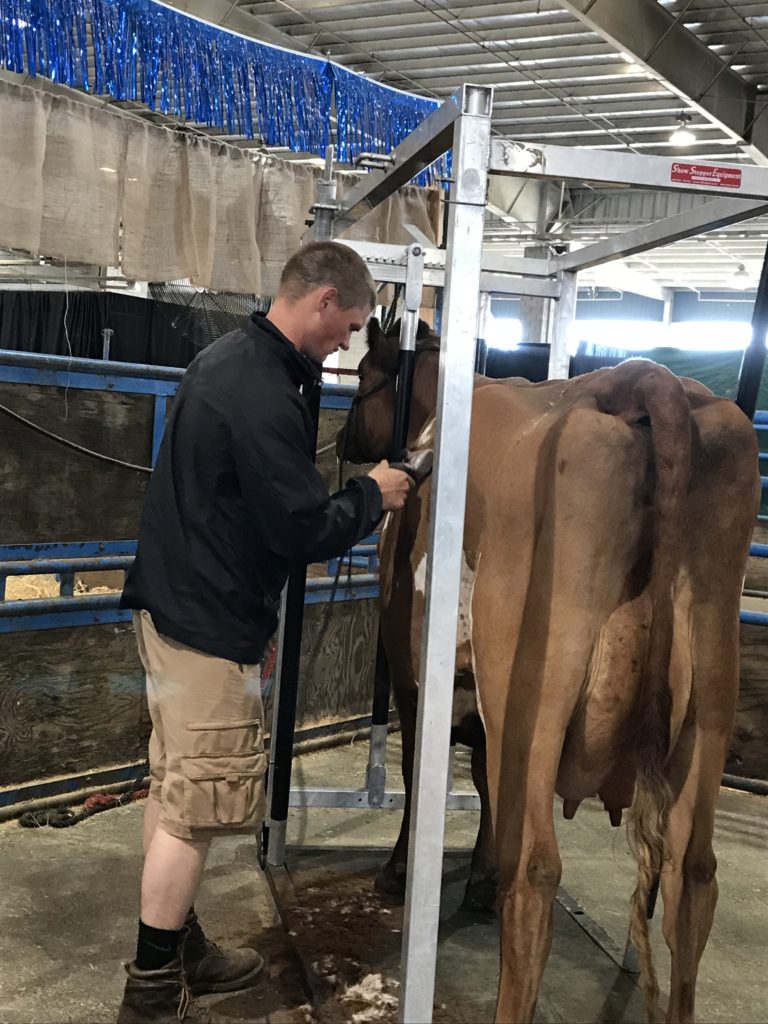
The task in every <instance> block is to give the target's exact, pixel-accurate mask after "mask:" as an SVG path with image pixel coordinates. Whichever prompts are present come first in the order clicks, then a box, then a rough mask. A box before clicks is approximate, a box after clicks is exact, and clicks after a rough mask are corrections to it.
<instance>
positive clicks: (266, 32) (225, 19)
mask: <svg viewBox="0 0 768 1024" xmlns="http://www.w3.org/2000/svg"><path fill="white" fill-rule="evenodd" d="M169 2H170V3H171V4H172V6H173V7H175V8H176V10H177V11H186V13H187V14H192V15H194V17H196V18H201V19H202V20H203V21H208V22H211V23H213V24H214V25H220V26H221V27H222V28H228V29H231V30H232V31H233V32H239V33H240V34H241V35H244V36H249V37H250V38H251V39H258V40H260V41H261V42H263V43H272V44H273V45H275V46H282V47H284V48H288V49H290V50H295V49H296V48H297V43H298V40H296V39H294V38H293V37H292V36H289V35H286V34H285V33H284V32H281V31H280V29H277V28H274V26H272V25H270V24H269V22H267V21H264V19H263V18H259V17H258V16H257V15H255V14H251V13H249V12H248V11H247V10H245V9H244V8H243V7H239V6H237V2H236V0H235V3H234V4H233V3H232V2H231V0H169Z"/></svg>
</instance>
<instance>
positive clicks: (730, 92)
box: [562, 0, 768, 165]
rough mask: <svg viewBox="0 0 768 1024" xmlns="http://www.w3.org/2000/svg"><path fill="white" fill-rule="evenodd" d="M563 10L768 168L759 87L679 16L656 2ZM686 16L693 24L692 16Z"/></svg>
mask: <svg viewBox="0 0 768 1024" xmlns="http://www.w3.org/2000/svg"><path fill="white" fill-rule="evenodd" d="M562 6H563V7H564V8H566V9H567V10H568V11H571V12H572V13H573V14H575V15H576V17H577V18H579V20H580V21H581V22H583V24H585V25H587V26H588V27H589V28H590V29H592V30H594V31H596V32H599V33H600V35H602V37H603V38H604V39H606V40H607V41H608V42H610V43H612V44H613V45H614V46H615V47H616V48H617V49H618V50H623V51H625V52H626V53H628V54H630V55H631V56H632V57H634V58H635V60H637V62H638V63H639V64H641V65H642V66H643V67H645V68H647V69H648V70H649V71H650V72H651V73H653V74H655V75H658V76H659V77H661V78H662V79H663V80H664V81H665V82H666V83H667V84H668V85H669V87H670V88H671V89H672V90H673V91H674V92H676V93H677V94H678V96H680V97H681V98H682V99H684V100H685V101H686V103H687V104H689V105H690V106H692V107H694V108H695V109H697V110H699V111H700V112H701V113H702V114H703V115H704V116H705V117H706V118H707V119H708V120H710V121H712V122H713V123H714V124H716V125H718V126H719V127H720V128H722V130H723V131H725V132H727V133H728V134H729V135H731V136H732V137H733V138H735V139H738V140H740V141H742V142H743V144H744V148H745V151H746V152H747V153H748V154H749V156H750V157H751V158H752V159H753V160H754V161H755V162H756V163H759V164H764V165H768V124H766V123H765V120H766V119H765V118H763V119H762V121H757V122H756V123H755V124H752V122H753V119H754V114H755V110H754V106H755V102H756V100H757V90H756V88H755V87H754V86H752V85H750V84H748V83H747V82H745V81H744V79H742V78H740V77H739V75H737V74H736V73H735V72H734V71H731V70H730V69H729V68H728V67H727V66H726V65H725V64H724V63H723V61H721V60H720V58H719V57H718V56H717V55H716V54H714V53H713V52H712V51H711V50H710V49H708V47H707V46H706V45H705V44H704V43H703V42H702V41H701V40H700V39H697V38H696V36H694V35H693V33H692V32H690V31H689V30H688V29H687V28H686V27H685V26H684V24H683V23H682V21H681V20H680V16H678V17H677V18H676V17H674V15H672V14H670V13H669V11H667V10H665V8H664V7H662V6H661V4H659V3H657V2H656V0H632V3H627V0H562ZM683 10H685V8H684V9H683ZM681 14H682V12H681ZM686 17H690V19H691V20H693V16H692V15H690V14H689V12H686Z"/></svg>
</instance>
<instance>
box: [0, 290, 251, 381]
mask: <svg viewBox="0 0 768 1024" xmlns="http://www.w3.org/2000/svg"><path fill="white" fill-rule="evenodd" d="M65 317H66V321H65ZM65 322H66V330H65ZM105 327H111V328H112V330H113V331H114V334H113V335H112V338H111V341H110V359H111V360H115V361H118V362H127V363H148V364H150V365H153V366H188V365H189V363H190V362H191V361H192V360H193V359H194V357H195V356H196V355H197V353H198V352H199V351H200V349H201V348H204V347H205V345H206V344H208V343H209V342H210V341H211V340H212V338H211V330H210V323H209V322H208V321H207V319H206V317H205V314H204V313H201V312H197V311H191V310H189V309H187V308H185V307H184V306H180V305H176V304H173V303H168V302H157V301H155V300H153V299H142V298H137V297H136V296H133V295H120V294H119V293H115V292H86V291H82V292H76V291H75V292H69V293H66V292H44V291H3V290H0V348H6V349H14V350H16V351H22V352H45V353H48V354H49V355H60V356H65V355H69V353H70V347H71V353H72V355H73V356H75V357H81V358H85V359H101V358H102V352H103V345H104V341H103V337H102V334H101V332H102V330H103V328H105ZM227 329H230V330H231V325H230V326H229V327H228V328H227ZM221 333H222V334H224V333H226V329H222V331H221ZM67 336H68V337H69V343H68V342H67Z"/></svg>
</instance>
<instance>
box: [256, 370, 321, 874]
mask: <svg viewBox="0 0 768 1024" xmlns="http://www.w3.org/2000/svg"><path fill="white" fill-rule="evenodd" d="M304 397H305V399H306V401H307V405H308V406H309V411H310V414H311V416H312V424H313V435H314V436H313V438H312V451H314V450H315V448H316V447H317V429H318V423H319V417H320V386H319V385H310V386H309V389H305V391H304ZM306 585H307V567H306V565H296V566H294V568H293V569H292V570H291V573H290V575H289V577H288V583H287V584H286V587H285V590H284V592H283V593H284V597H283V600H282V603H281V632H280V641H281V643H280V648H279V651H278V656H277V659H276V667H277V665H278V664H279V680H280V686H279V693H278V694H277V695H276V709H275V714H274V718H273V722H272V735H271V736H270V773H269V774H270V778H269V792H270V801H269V825H268V826H267V828H266V830H265V832H264V833H263V844H264V847H265V848H266V861H267V864H269V865H271V866H273V867H279V866H280V865H281V864H283V862H284V860H285V834H286V829H287V824H288V807H289V805H290V799H291V768H292V763H293V735H294V732H295V731H296V701H297V698H298V693H299V668H300V661H301V633H302V627H303V625H304V591H305V589H306Z"/></svg>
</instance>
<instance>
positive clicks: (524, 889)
mask: <svg viewBox="0 0 768 1024" xmlns="http://www.w3.org/2000/svg"><path fill="white" fill-rule="evenodd" d="M533 750H535V751H536V753H535V764H534V763H530V762H529V764H528V765H526V769H525V773H524V778H520V779H514V778H510V779H508V780H504V781H503V783H502V786H505V787H508V788H507V792H506V793H504V794H503V795H501V794H500V795H499V804H498V811H497V823H498V824H497V827H498V829H499V837H498V843H497V852H498V858H499V876H498V877H499V880H498V897H497V905H498V913H499V917H500V919H501V975H500V979H499V1001H498V1004H497V1007H496V1021H497V1024H502V1022H503V1024H526V1022H528V1021H531V1020H532V1019H533V1013H534V1009H535V1007H536V999H537V997H538V993H539V985H540V984H541V977H542V974H543V973H544V966H545V964H546V962H547V957H548V955H549V949H550V946H551V944H552V932H553V907H554V900H555V896H556V894H557V888H558V885H559V883H560V873H561V864H560V853H559V851H558V847H557V839H556V837H555V829H554V821H553V800H552V795H553V789H554V782H555V774H556V772H557V761H558V758H559V751H557V752H556V751H554V750H549V751H548V752H546V753H545V752H544V751H543V750H542V748H541V746H540V745H538V746H537V744H536V743H535V742H534V744H533ZM532 760H533V759H532Z"/></svg>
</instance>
